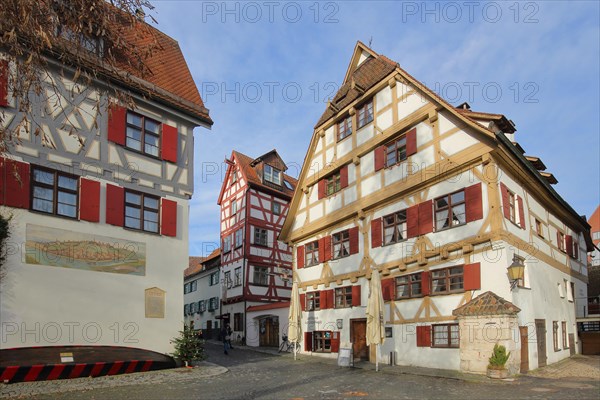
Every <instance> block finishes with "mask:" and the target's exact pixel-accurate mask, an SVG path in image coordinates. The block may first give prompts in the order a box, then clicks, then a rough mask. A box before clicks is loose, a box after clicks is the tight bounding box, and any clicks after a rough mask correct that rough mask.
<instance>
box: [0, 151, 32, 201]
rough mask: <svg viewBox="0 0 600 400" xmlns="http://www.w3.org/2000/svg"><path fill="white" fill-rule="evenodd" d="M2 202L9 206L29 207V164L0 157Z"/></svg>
mask: <svg viewBox="0 0 600 400" xmlns="http://www.w3.org/2000/svg"><path fill="white" fill-rule="evenodd" d="M0 174H1V176H0V177H1V178H2V185H1V186H0V204H1V205H5V206H8V207H16V208H29V196H30V189H29V180H30V177H31V172H30V167H29V164H27V163H24V162H21V161H14V160H9V159H6V158H0Z"/></svg>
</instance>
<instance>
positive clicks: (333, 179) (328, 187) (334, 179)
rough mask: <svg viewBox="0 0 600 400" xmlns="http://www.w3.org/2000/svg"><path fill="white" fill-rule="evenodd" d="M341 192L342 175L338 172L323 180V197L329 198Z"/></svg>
mask: <svg viewBox="0 0 600 400" xmlns="http://www.w3.org/2000/svg"><path fill="white" fill-rule="evenodd" d="M340 190H342V174H341V173H340V171H338V172H336V173H334V174H332V175H330V176H328V177H327V178H325V196H331V195H332V194H335V193H337V192H339V191H340Z"/></svg>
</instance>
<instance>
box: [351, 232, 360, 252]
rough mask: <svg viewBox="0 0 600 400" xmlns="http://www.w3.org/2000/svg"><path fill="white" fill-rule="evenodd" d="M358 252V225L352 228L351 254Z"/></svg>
mask: <svg viewBox="0 0 600 400" xmlns="http://www.w3.org/2000/svg"><path fill="white" fill-rule="evenodd" d="M356 253H358V226H355V227H354V228H350V254H356Z"/></svg>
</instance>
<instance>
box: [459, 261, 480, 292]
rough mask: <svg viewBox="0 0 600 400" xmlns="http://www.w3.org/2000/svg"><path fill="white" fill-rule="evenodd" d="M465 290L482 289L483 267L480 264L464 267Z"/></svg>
mask: <svg viewBox="0 0 600 400" xmlns="http://www.w3.org/2000/svg"><path fill="white" fill-rule="evenodd" d="M463 274H464V280H463V285H464V289H465V290H479V289H481V265H480V264H479V263H473V264H467V265H465V266H464V267H463Z"/></svg>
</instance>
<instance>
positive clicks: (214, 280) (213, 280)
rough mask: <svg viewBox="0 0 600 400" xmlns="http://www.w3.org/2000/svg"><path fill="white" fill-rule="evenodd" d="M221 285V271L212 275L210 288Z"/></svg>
mask: <svg viewBox="0 0 600 400" xmlns="http://www.w3.org/2000/svg"><path fill="white" fill-rule="evenodd" d="M218 284H219V271H215V272H213V273H212V274H210V280H209V286H215V285H218Z"/></svg>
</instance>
